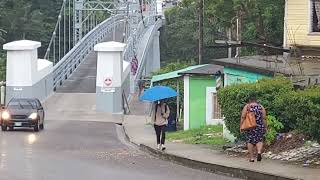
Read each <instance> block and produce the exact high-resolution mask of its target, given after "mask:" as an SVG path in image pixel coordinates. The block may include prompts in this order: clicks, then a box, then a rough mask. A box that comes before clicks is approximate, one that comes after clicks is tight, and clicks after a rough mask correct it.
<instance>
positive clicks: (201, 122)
mask: <svg viewBox="0 0 320 180" xmlns="http://www.w3.org/2000/svg"><path fill="white" fill-rule="evenodd" d="M215 82H216V81H215V79H214V78H213V77H197V76H191V77H190V82H189V98H190V99H189V128H190V129H195V128H200V127H201V126H205V125H206V94H207V90H206V89H207V87H215V86H216V83H215ZM185 98H187V97H185Z"/></svg>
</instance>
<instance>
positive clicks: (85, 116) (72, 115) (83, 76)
mask: <svg viewBox="0 0 320 180" xmlns="http://www.w3.org/2000/svg"><path fill="white" fill-rule="evenodd" d="M122 29H123V28H121V30H122ZM121 30H119V31H116V40H117V41H118V42H120V41H121V40H122V35H123V34H122V32H123V31H121ZM111 40H112V36H109V37H108V38H107V39H106V40H105V41H111ZM96 73H97V54H96V52H92V53H91V54H90V55H88V57H87V59H86V60H84V61H83V62H82V63H81V64H80V66H79V67H78V68H77V69H76V70H75V71H74V72H73V73H72V75H71V76H70V77H69V78H68V79H67V80H66V81H64V82H63V84H62V86H61V87H59V88H57V91H56V93H54V94H53V95H52V96H51V97H49V98H48V99H47V100H46V101H45V102H44V108H45V112H46V120H79V121H102V122H115V123H122V116H121V115H112V114H108V113H100V112H96V94H95V93H96Z"/></svg>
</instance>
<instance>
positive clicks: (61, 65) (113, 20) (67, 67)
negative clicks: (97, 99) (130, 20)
mask: <svg viewBox="0 0 320 180" xmlns="http://www.w3.org/2000/svg"><path fill="white" fill-rule="evenodd" d="M123 19H124V15H114V16H112V17H110V18H108V19H106V20H105V21H103V22H102V23H100V24H99V25H97V26H96V27H95V28H94V29H92V30H91V31H90V32H89V33H88V34H87V35H86V36H85V37H83V38H82V39H81V40H80V41H79V42H78V43H77V44H76V45H75V46H74V47H73V48H72V49H71V50H70V51H69V52H68V53H67V54H66V55H65V56H64V57H63V58H62V59H61V60H60V61H59V62H58V63H57V64H55V66H54V69H53V87H54V91H55V90H56V88H57V87H59V86H61V85H62V83H63V81H65V80H66V79H68V77H69V76H70V75H71V74H72V73H73V72H74V71H75V69H76V68H77V67H78V66H79V65H80V64H81V62H82V61H83V60H84V59H85V58H86V57H87V56H88V55H89V54H90V53H91V52H93V48H94V46H95V45H96V44H97V43H100V42H101V41H103V40H104V39H105V37H106V36H107V35H108V34H109V33H113V29H114V28H117V27H119V26H120V25H121V24H122V23H123V21H122V20H123Z"/></svg>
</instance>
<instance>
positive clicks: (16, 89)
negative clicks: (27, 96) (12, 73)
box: [13, 88, 22, 91]
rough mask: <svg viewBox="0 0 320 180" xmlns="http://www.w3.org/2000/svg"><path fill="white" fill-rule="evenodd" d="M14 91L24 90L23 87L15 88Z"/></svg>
mask: <svg viewBox="0 0 320 180" xmlns="http://www.w3.org/2000/svg"><path fill="white" fill-rule="evenodd" d="M13 90H14V91H22V88H13Z"/></svg>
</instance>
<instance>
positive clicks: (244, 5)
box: [161, 0, 285, 61]
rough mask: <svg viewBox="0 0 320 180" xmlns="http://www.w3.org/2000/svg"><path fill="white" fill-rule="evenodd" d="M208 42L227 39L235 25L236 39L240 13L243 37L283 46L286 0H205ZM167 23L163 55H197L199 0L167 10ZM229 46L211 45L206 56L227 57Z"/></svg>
mask: <svg viewBox="0 0 320 180" xmlns="http://www.w3.org/2000/svg"><path fill="white" fill-rule="evenodd" d="M204 3H205V5H204V11H205V12H204V17H205V21H204V33H205V35H204V38H205V39H204V44H205V45H206V46H210V45H213V44H214V41H215V40H217V39H221V40H227V35H226V30H227V29H228V28H231V30H232V38H233V40H235V39H236V33H235V32H236V17H237V16H238V17H240V19H241V22H242V23H241V24H242V30H241V35H242V40H243V41H249V42H255V43H267V44H271V45H276V46H281V45H282V42H283V21H284V8H285V7H284V6H285V2H284V1H279V0H205V2H204ZM165 14H166V26H165V27H164V29H163V32H162V34H161V36H162V39H161V43H162V46H161V47H162V52H161V55H162V58H163V59H165V60H168V61H170V60H172V59H182V60H183V59H196V58H197V52H198V0H183V1H182V2H181V3H180V4H179V5H178V6H177V7H173V8H172V9H169V10H167V11H166V13H165ZM226 54H227V50H226V49H220V50H217V49H207V50H206V51H205V59H210V58H220V57H225V56H226Z"/></svg>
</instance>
